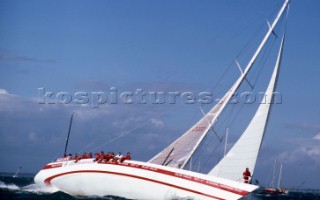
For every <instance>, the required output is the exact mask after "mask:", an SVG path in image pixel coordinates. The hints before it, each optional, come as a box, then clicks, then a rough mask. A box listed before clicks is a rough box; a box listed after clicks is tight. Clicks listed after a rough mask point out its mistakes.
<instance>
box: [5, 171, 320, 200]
mask: <svg viewBox="0 0 320 200" xmlns="http://www.w3.org/2000/svg"><path fill="white" fill-rule="evenodd" d="M33 177H34V175H33V174H21V175H19V177H16V178H13V177H12V174H6V173H2V174H0V199H1V200H11V199H13V200H14V199H23V200H29V199H30V200H31V199H32V200H51V199H52V200H78V199H79V200H86V199H88V200H94V199H106V200H126V199H125V198H121V197H113V196H105V197H94V196H93V197H74V196H70V195H68V194H65V193H63V192H53V191H50V190H46V189H43V188H39V187H38V186H37V185H36V184H35V183H34V181H33ZM242 199H243V200H246V199H250V200H263V199H268V200H269V199H286V200H287V199H301V200H308V199H310V200H311V199H312V200H314V199H319V200H320V191H311V190H295V191H293V190H292V191H290V192H289V194H286V195H270V194H264V193H263V192H261V191H259V190H258V191H256V192H254V193H252V194H249V195H248V196H246V197H244V198H242Z"/></svg>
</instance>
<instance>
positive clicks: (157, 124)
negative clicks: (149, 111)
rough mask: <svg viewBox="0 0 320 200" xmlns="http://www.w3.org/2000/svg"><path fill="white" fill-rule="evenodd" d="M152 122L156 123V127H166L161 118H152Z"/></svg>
mask: <svg viewBox="0 0 320 200" xmlns="http://www.w3.org/2000/svg"><path fill="white" fill-rule="evenodd" d="M150 122H151V123H152V124H153V125H155V126H156V127H164V123H163V121H161V120H159V119H154V118H152V119H150Z"/></svg>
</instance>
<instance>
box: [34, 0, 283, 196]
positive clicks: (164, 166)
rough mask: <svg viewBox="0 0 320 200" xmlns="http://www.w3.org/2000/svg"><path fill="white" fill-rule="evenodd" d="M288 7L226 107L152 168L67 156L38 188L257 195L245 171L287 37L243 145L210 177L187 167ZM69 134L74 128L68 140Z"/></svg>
mask: <svg viewBox="0 0 320 200" xmlns="http://www.w3.org/2000/svg"><path fill="white" fill-rule="evenodd" d="M288 3H289V0H285V2H284V4H283V5H282V7H281V9H280V11H279V12H278V14H277V16H276V17H275V19H274V21H273V23H272V24H270V23H269V22H268V25H269V29H268V31H267V33H266V35H265V36H264V38H263V40H262V41H261V43H260V45H259V46H258V48H257V50H256V51H255V53H254V54H253V56H252V57H251V59H250V61H249V62H248V64H247V66H246V68H245V69H242V68H241V67H240V65H238V67H239V70H240V76H239V77H238V79H237V80H236V81H235V82H234V84H233V85H232V86H231V88H230V89H229V90H228V91H227V92H226V94H225V95H224V96H223V97H222V98H221V99H220V101H219V102H218V103H217V104H216V105H215V106H214V107H213V108H211V110H210V111H209V112H208V113H207V114H205V115H204V117H202V118H201V119H200V120H199V121H198V122H197V123H196V124H194V125H193V126H192V127H191V128H190V129H189V130H187V131H186V132H185V133H184V134H182V135H181V136H180V137H179V138H177V139H176V140H175V141H174V142H173V143H171V144H170V145H169V146H167V147H166V148H164V149H163V150H162V151H161V152H159V153H158V154H157V155H155V156H154V157H153V158H152V159H150V160H149V161H148V162H141V161H134V160H125V161H123V162H115V161H107V160H103V159H100V160H95V159H94V158H89V159H80V160H79V161H78V160H76V161H75V160H72V159H70V158H68V157H66V156H65V157H64V158H60V159H58V160H56V161H55V162H52V163H48V164H47V165H46V166H44V167H43V168H42V169H41V170H40V171H39V172H38V173H37V175H36V176H35V178H34V180H35V182H36V183H37V184H39V185H43V186H48V187H53V188H56V189H58V190H60V191H62V192H65V193H68V194H70V195H74V196H106V195H112V196H119V197H124V198H129V199H144V200H149V199H152V200H157V199H158V200H163V199H201V200H212V199H228V200H231V199H240V198H242V197H243V196H245V195H247V194H249V193H250V192H252V191H254V190H256V189H257V188H258V186H256V185H252V184H249V183H244V181H243V180H242V178H243V170H244V169H246V168H250V170H251V172H252V174H253V171H254V169H255V166H256V161H257V157H258V153H259V150H260V148H261V143H262V140H263V136H264V133H265V130H266V125H267V122H268V116H269V113H270V108H271V104H272V103H271V102H272V99H273V95H272V94H273V92H274V91H275V87H276V82H277V77H278V71H279V67H280V64H281V56H282V50H283V44H284V35H283V38H282V40H281V44H280V47H279V51H278V56H277V60H276V64H275V66H274V68H273V72H272V75H271V78H270V81H269V84H268V86H267V88H266V92H265V94H266V95H265V102H266V103H261V104H260V105H259V107H258V109H257V111H256V113H255V114H254V116H253V118H252V120H251V121H250V123H249V124H248V126H247V128H246V129H245V131H244V132H243V134H242V135H241V137H240V138H239V139H238V141H237V142H236V143H235V144H234V145H233V147H232V148H231V149H230V150H229V152H228V153H226V154H225V156H224V157H223V158H222V159H221V160H220V161H219V163H218V164H217V165H215V166H211V167H212V169H211V171H209V173H207V174H204V173H198V172H193V171H191V170H190V169H189V170H188V169H187V164H188V163H190V162H191V159H192V156H193V155H194V153H195V152H196V150H197V149H199V147H200V144H201V143H202V142H203V140H204V138H205V137H206V135H207V134H208V133H209V132H210V130H212V127H213V126H214V125H215V124H216V122H217V121H219V120H220V119H219V117H220V115H221V113H222V112H223V111H224V110H225V109H226V106H227V105H228V103H229V102H230V101H231V100H232V97H233V95H234V94H235V93H236V91H237V90H238V89H239V87H240V86H241V84H242V83H243V82H244V81H245V80H246V81H248V80H247V74H248V73H249V71H250V69H251V67H252V66H253V65H254V63H255V62H256V60H257V58H258V56H259V54H260V52H261V50H262V48H263V47H264V46H265V44H266V42H267V40H268V39H269V38H270V35H272V34H275V33H274V28H275V26H276V24H277V23H278V21H279V19H280V18H281V16H283V13H284V11H285V9H286V8H287V5H288ZM71 121H72V119H71ZM70 127H71V122H70ZM69 134H70V128H69V133H68V138H69ZM219 140H220V138H219ZM67 141H68V139H67ZM67 143H68V142H66V148H65V155H66V153H67ZM190 168H191V167H190Z"/></svg>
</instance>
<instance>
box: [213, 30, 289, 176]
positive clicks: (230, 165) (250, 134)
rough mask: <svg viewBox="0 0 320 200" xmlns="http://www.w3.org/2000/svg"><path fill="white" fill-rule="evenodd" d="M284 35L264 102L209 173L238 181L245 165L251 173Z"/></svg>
mask: <svg viewBox="0 0 320 200" xmlns="http://www.w3.org/2000/svg"><path fill="white" fill-rule="evenodd" d="M284 37H285V35H283V38H282V41H281V45H280V50H279V53H278V58H277V62H276V65H275V68H274V70H273V73H272V76H271V80H270V83H269V85H268V88H267V90H266V93H265V102H262V103H261V104H260V106H259V108H258V110H257V112H256V114H255V115H254V117H253V119H252V120H251V122H250V124H249V125H248V127H247V128H246V130H245V131H244V133H243V134H242V135H241V137H240V138H239V140H238V141H237V142H236V143H235V144H234V145H233V147H232V148H231V149H230V150H229V152H228V153H227V155H226V156H225V157H224V158H222V159H221V160H220V162H219V163H218V164H217V165H216V166H215V167H214V168H213V169H212V170H211V171H210V172H209V175H214V176H219V177H223V178H227V179H230V180H235V181H239V180H242V172H243V171H244V170H245V169H246V168H247V167H248V168H249V169H250V171H251V173H252V174H253V171H254V169H255V165H256V161H257V157H258V152H259V149H260V146H261V143H262V140H263V136H264V133H265V129H266V124H267V121H268V116H269V113H270V108H271V104H272V100H273V93H274V90H275V85H276V82H277V76H278V71H279V66H280V63H281V56H282V50H283V43H284Z"/></svg>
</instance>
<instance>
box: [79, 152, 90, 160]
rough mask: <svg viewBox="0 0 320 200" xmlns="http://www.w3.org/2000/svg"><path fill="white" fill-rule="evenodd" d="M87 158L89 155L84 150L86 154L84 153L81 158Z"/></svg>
mask: <svg viewBox="0 0 320 200" xmlns="http://www.w3.org/2000/svg"><path fill="white" fill-rule="evenodd" d="M87 158H88V156H87V153H86V152H84V154H82V156H81V157H80V159H87Z"/></svg>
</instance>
